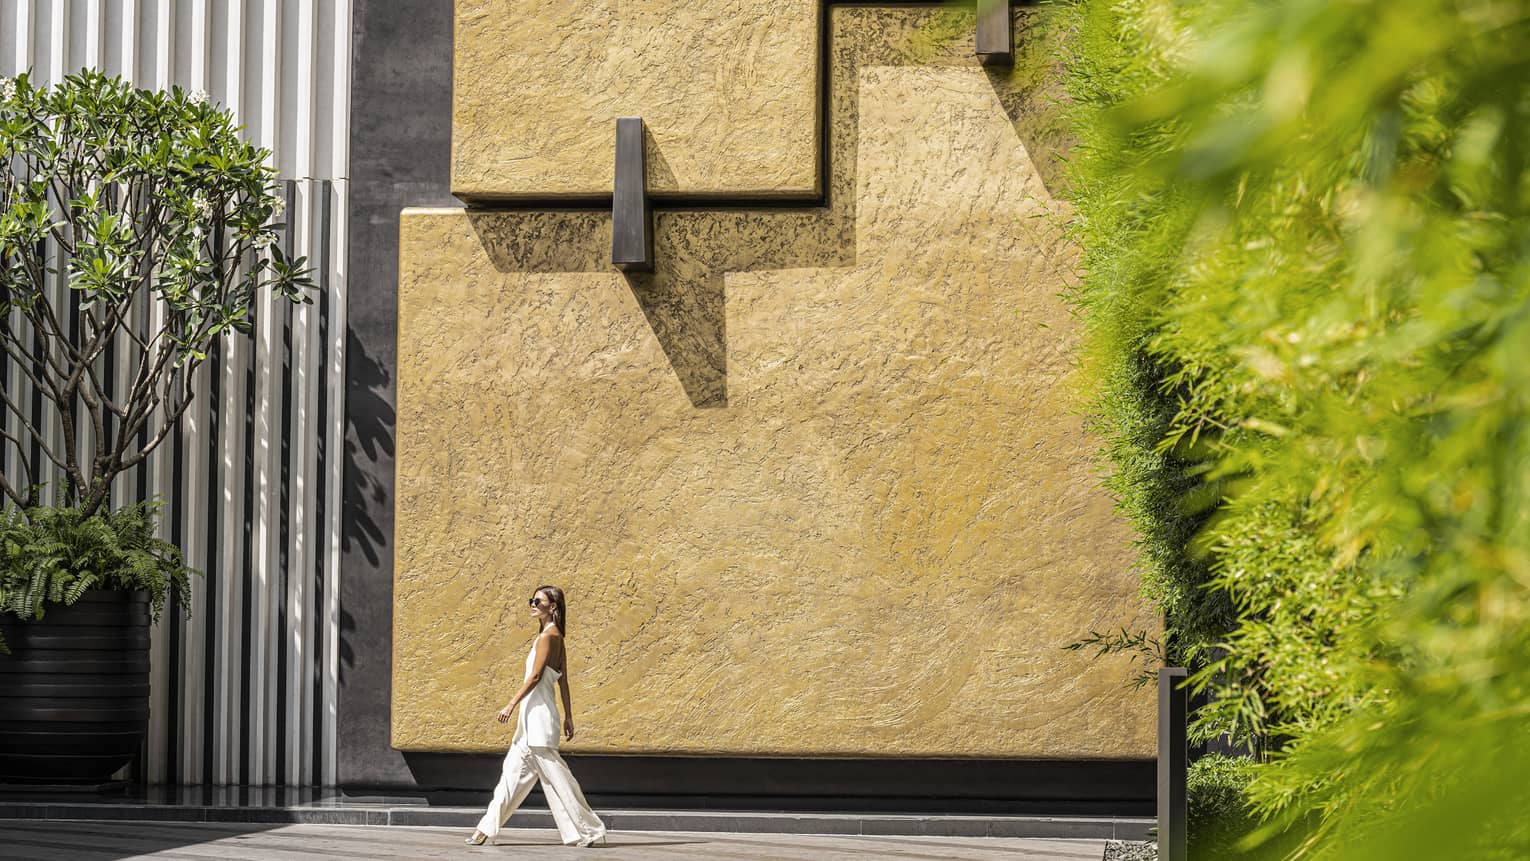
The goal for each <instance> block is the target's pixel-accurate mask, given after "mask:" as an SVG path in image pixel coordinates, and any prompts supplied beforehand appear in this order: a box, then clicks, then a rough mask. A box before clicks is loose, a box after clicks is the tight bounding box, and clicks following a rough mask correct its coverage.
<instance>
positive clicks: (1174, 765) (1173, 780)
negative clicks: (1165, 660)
mask: <svg viewBox="0 0 1530 861" xmlns="http://www.w3.org/2000/svg"><path fill="white" fill-rule="evenodd" d="M1185 676H1186V672H1185V668H1184V667H1164V668H1163V669H1160V670H1159V671H1158V861H1185V845H1186V844H1185V836H1186V835H1185V825H1186V822H1187V820H1188V818H1189V817H1188V809H1187V806H1186V800H1185V769H1186V766H1187V764H1188V761H1187V748H1186V744H1185V719H1186V717H1187V712H1186V705H1187V692H1186V691H1185V687H1184V684H1185Z"/></svg>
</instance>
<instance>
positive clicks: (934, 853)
mask: <svg viewBox="0 0 1530 861" xmlns="http://www.w3.org/2000/svg"><path fill="white" fill-rule="evenodd" d="M467 831H471V829H467ZM467 831H465V830H464V829H461V828H409V827H401V826H390V827H370V826H359V825H279V826H269V825H237V824H195V823H171V822H153V823H150V822H64V821H49V822H42V821H25V820H13V821H8V822H0V858H5V859H28V861H116V859H125V858H165V859H182V861H312V859H322V858H356V859H377V861H390V859H437V858H462V859H479V861H485V859H495V858H504V859H510V858H517V859H521V858H525V859H553V858H565V859H575V858H584V859H588V861H621V859H632V861H640V859H642V861H657V859H671V858H675V859H695V861H704V859H732V861H764V859H781V861H841V859H864V858H876V859H888V861H948V859H951V861H957V859H961V861H967V859H970V861H986V859H995V861H997V859H1005V861H1099V859H1100V857H1101V856H1102V855H1103V854H1104V851H1105V841H1103V840H1043V839H1025V838H1004V837H822V836H815V835H805V834H779V835H778V834H727V833H695V832H630V833H621V834H612V835H611V837H610V839H609V841H608V845H607V846H605V847H597V848H594V849H577V848H573V847H567V846H563V845H560V844H559V843H558V842H557V833H556V832H554V831H551V830H546V831H541V830H538V831H531V830H519V829H517V830H511V831H504V832H501V834H500V837H499V840H498V845H495V846H487V845H485V846H481V847H471V846H464V845H463V844H462V838H463V837H465V836H466V833H467Z"/></svg>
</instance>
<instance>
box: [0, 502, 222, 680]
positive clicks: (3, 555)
mask: <svg viewBox="0 0 1530 861" xmlns="http://www.w3.org/2000/svg"><path fill="white" fill-rule="evenodd" d="M160 504H161V502H160V501H158V500H155V501H153V502H140V503H138V504H136V505H128V506H124V507H122V508H118V509H117V510H115V511H111V512H108V513H105V514H93V515H86V514H85V513H84V512H83V511H82V510H81V509H80V508H78V507H68V508H51V507H47V506H38V507H34V508H29V509H25V510H23V509H19V508H15V507H11V506H7V507H6V508H5V510H4V511H0V614H9V615H13V616H16V617H17V618H19V619H41V618H43V615H44V613H45V612H46V608H47V606H48V605H49V604H62V605H69V604H73V603H74V602H75V601H77V600H78V599H79V597H80V596H81V595H83V594H84V593H85V591H86V590H87V589H114V590H122V591H136V590H140V589H141V590H143V591H145V592H148V593H149V604H150V611H151V614H152V615H153V617H154V618H155V619H158V618H159V614H160V612H161V611H162V610H163V609H164V606H165V599H166V598H167V596H169V595H171V594H174V595H176V596H177V598H179V600H180V602H181V606H182V607H186V606H188V604H189V598H190V578H191V577H192V576H194V575H198V574H199V572H197V571H195V570H193V569H191V568H188V567H186V565H185V563H184V560H183V559H182V556H181V551H180V550H179V549H178V548H177V547H176V546H175V545H173V544H170V543H169V542H167V541H162V540H160V539H159V538H156V537H155V536H154V516H155V511H156V510H157V509H158V508H159V506H160ZM9 652H10V649H9V648H8V647H7V645H6V642H5V637H4V635H3V634H0V653H5V654H9Z"/></svg>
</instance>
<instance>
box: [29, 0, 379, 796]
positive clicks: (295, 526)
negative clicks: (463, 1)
mask: <svg viewBox="0 0 1530 861" xmlns="http://www.w3.org/2000/svg"><path fill="white" fill-rule="evenodd" d="M349 63H350V4H349V3H348V2H343V0H341V2H334V3H328V2H326V3H315V2H313V0H6V2H5V3H3V4H0V74H5V75H14V74H17V73H18V72H21V71H27V70H30V72H31V74H32V76H33V80H34V82H49V81H55V80H58V79H59V78H60V77H62V76H63V75H65V74H68V73H70V72H74V71H78V70H79V69H80V68H82V67H85V66H90V67H93V68H98V69H102V70H103V71H105V72H107V73H109V74H117V75H121V76H123V77H124V78H127V79H128V80H130V81H132V82H133V83H135V84H137V85H138V86H143V87H168V86H172V85H175V86H180V87H182V88H184V89H187V90H200V91H203V92H206V93H207V94H208V95H209V97H210V98H211V99H212V100H213V101H214V102H216V103H219V104H220V105H222V106H224V107H226V108H228V109H230V110H231V111H233V113H234V117H235V121H236V123H238V124H239V125H241V126H243V127H244V129H245V135H246V136H247V138H248V139H250V140H251V141H253V142H255V143H257V144H259V145H261V146H264V147H267V148H268V149H271V150H272V151H273V156H272V165H273V167H275V168H277V170H278V176H279V178H280V179H281V180H282V184H281V188H280V192H281V194H282V195H283V197H284V198H285V199H286V202H287V207H286V212H285V214H284V217H283V218H284V221H285V222H286V224H287V229H286V233H285V235H284V237H283V239H282V243H283V248H284V250H290V251H291V252H292V253H293V254H295V255H300V256H305V257H307V258H308V263H309V265H310V266H311V267H312V268H313V275H314V280H315V281H316V282H318V284H319V285H320V291H319V292H318V293H317V294H316V295H314V297H313V298H314V301H313V303H312V304H306V305H300V306H291V305H289V304H287V303H285V302H281V301H273V300H272V299H271V298H270V297H261V298H260V299H259V300H258V301H257V308H256V314H257V316H256V320H255V331H254V333H253V334H252V335H251V336H249V337H243V336H235V337H233V338H230V339H228V340H225V341H223V342H222V343H220V344H218V345H217V346H216V348H215V349H214V350H213V352H212V354H211V356H210V357H209V359H208V361H207V363H206V364H205V365H204V366H203V367H202V368H201V369H199V370H198V372H197V375H196V377H195V381H194V390H195V392H196V394H195V398H194V401H193V404H192V406H191V408H190V409H189V410H188V411H187V413H186V415H185V416H184V418H183V419H182V421H181V423H180V425H179V427H178V428H177V429H176V432H175V433H173V434H171V435H170V436H169V437H167V438H166V440H165V442H164V443H162V444H161V445H160V447H159V448H158V449H156V450H155V453H154V454H153V455H151V456H150V458H149V459H148V461H147V462H146V463H145V464H144V465H143V466H142V467H141V468H139V469H137V470H133V471H130V472H129V473H127V474H124V475H122V476H121V477H119V478H118V480H117V483H116V485H114V487H113V489H112V490H113V492H112V496H111V500H112V504H113V505H125V504H128V503H131V502H133V501H135V500H137V499H140V498H143V497H144V496H146V495H158V496H161V497H163V498H164V500H165V505H164V507H163V508H162V509H161V510H160V515H161V519H160V529H161V533H162V536H163V537H164V538H167V539H169V540H172V541H174V542H175V543H176V544H178V545H179V546H180V547H181V548H182V549H183V551H184V552H185V553H186V556H187V559H188V560H189V562H190V564H191V565H192V566H194V567H196V568H198V569H200V570H203V571H205V572H207V576H206V577H205V578H199V579H197V580H196V581H195V582H194V583H193V586H192V594H191V608H190V609H191V611H192V614H191V616H190V617H189V618H186V617H185V616H183V615H182V614H181V612H180V610H181V608H180V607H174V608H171V609H170V610H167V612H166V613H165V615H164V616H163V617H162V618H161V620H160V623H159V625H158V626H157V627H156V629H155V632H154V640H153V646H152V667H153V672H152V686H153V693H152V697H153V699H152V703H151V724H150V728H149V737H148V740H147V742H146V743H145V746H144V751H143V756H142V758H141V760H142V770H141V772H140V776H142V777H143V778H144V779H146V780H147V781H149V782H152V783H183V784H245V785H276V786H316V785H318V786H329V785H333V784H334V782H335V738H336V733H335V725H334V724H335V715H336V696H337V685H338V677H337V670H338V666H339V662H338V655H337V653H336V649H337V644H338V641H339V637H338V629H337V624H338V610H339V606H338V605H339V589H338V585H337V578H338V566H339V562H340V498H341V488H340V477H341V459H340V457H339V451H340V446H341V440H342V433H343V428H342V427H341V420H342V417H343V415H344V402H343V400H342V399H343V396H344V378H343V375H344V369H345V356H344V349H345V336H344V333H345V303H346V300H345V284H346V281H345V242H346V230H345V225H344V224H343V217H342V216H343V213H345V211H346V193H347V185H346V180H345V174H346V146H345V142H346V134H347V125H348V116H347V113H348V111H349V106H350V99H349V91H348V87H349V80H350V75H349ZM50 253H51V254H53V255H54V256H55V257H56V256H57V254H58V252H57V250H56V249H50ZM49 290H50V293H51V295H52V296H53V299H54V301H55V302H56V303H57V302H61V301H65V300H67V299H68V295H69V290H68V285H67V283H66V281H65V280H64V278H63V277H58V278H55V279H54V280H53V281H52V282H51V283H50V284H49ZM58 307H61V308H68V307H70V306H69V305H68V304H61V305H59V306H58ZM156 313H157V309H155V308H153V307H150V306H144V307H141V308H137V309H135V310H134V316H133V321H132V325H134V326H137V327H146V326H149V325H151V324H152V322H153V320H154V315H155V314H156ZM12 325H13V326H19V327H24V323H23V322H22V321H21V319H20V315H19V314H16V315H13V317H12ZM23 331H24V328H23ZM128 361H129V354H128V353H127V346H126V344H123V345H122V346H121V348H120V349H118V350H116V351H113V352H110V353H109V354H108V355H106V356H103V358H102V360H101V367H100V368H99V369H98V370H99V371H100V372H101V374H102V375H103V379H107V380H110V382H109V383H108V385H110V386H112V387H113V388H114V389H115V390H116V391H117V392H121V391H122V390H123V389H124V388H125V387H126V386H127V385H128V384H129V381H128V377H127V374H128ZM25 371H26V369H25V368H23V367H20V366H19V365H18V363H15V362H9V361H0V385H3V386H4V387H5V395H6V397H7V398H10V399H12V401H13V402H15V403H17V404H18V405H20V406H21V407H22V410H23V413H24V414H25V415H26V421H28V422H31V423H33V424H34V425H36V426H37V427H39V428H42V429H43V430H44V431H45V433H47V434H48V435H49V438H50V439H52V440H54V441H56V442H57V441H61V440H62V433H63V431H62V427H61V425H60V422H59V417H58V416H57V415H55V414H54V411H53V410H52V409H51V408H50V407H49V405H48V404H47V403H46V402H45V401H44V400H42V399H41V398H40V397H39V396H38V393H36V392H34V391H33V388H32V386H31V385H30V384H29V382H28V380H27V375H26V373H25ZM0 430H3V433H4V436H3V437H0V469H3V470H4V471H5V473H6V474H7V475H8V476H12V477H14V478H17V479H19V480H23V481H25V480H26V477H25V475H24V474H23V473H22V472H21V471H20V470H21V460H20V458H19V455H20V454H22V450H23V449H24V451H25V454H26V456H27V457H28V458H31V459H33V460H36V458H35V455H36V454H38V452H33V451H32V449H33V444H32V442H31V441H30V439H29V438H28V435H27V430H26V427H25V425H24V424H23V421H22V420H21V419H19V418H17V417H15V416H11V415H9V414H7V416H6V418H5V420H4V422H3V423H0ZM81 433H82V434H88V433H89V431H88V430H82V431H81ZM84 439H85V441H86V442H88V441H89V439H88V437H85V438H84ZM18 446H20V447H22V448H21V449H19V448H18ZM58 478H59V475H58V470H56V469H51V468H49V469H46V470H45V471H44V474H43V475H40V476H39V479H41V480H49V481H53V482H54V488H55V489H54V490H52V491H50V495H48V496H46V497H45V501H47V502H54V501H57V498H58V497H57V496H56V495H51V494H52V493H56V485H57V479H58Z"/></svg>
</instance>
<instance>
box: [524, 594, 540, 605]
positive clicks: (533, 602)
mask: <svg viewBox="0 0 1530 861" xmlns="http://www.w3.org/2000/svg"><path fill="white" fill-rule="evenodd" d="M526 605H527V606H529V607H540V606H542V598H541V596H540V595H539V596H537V597H535V598H532V599H531V600H530V601H527V602H526Z"/></svg>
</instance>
